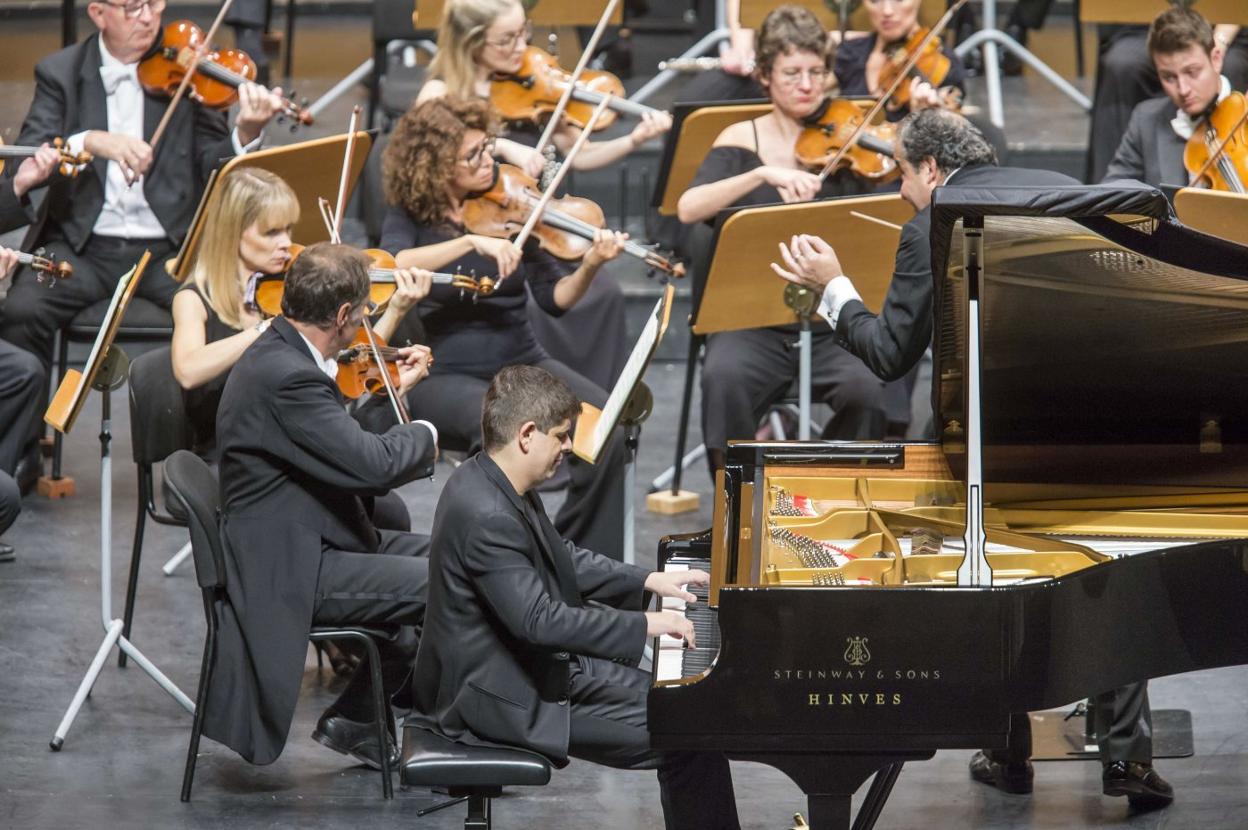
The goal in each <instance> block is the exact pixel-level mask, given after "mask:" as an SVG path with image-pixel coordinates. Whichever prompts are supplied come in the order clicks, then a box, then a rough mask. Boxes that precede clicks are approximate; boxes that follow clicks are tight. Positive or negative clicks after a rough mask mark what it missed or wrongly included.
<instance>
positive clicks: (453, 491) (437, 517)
mask: <svg viewBox="0 0 1248 830" xmlns="http://www.w3.org/2000/svg"><path fill="white" fill-rule="evenodd" d="M647 576H648V572H647V571H644V570H642V569H641V568H637V567H635V566H632V565H626V564H622V563H620V562H617V561H615V560H613V559H609V558H607V557H605V556H600V555H599V554H596V553H593V552H591V551H588V550H585V549H584V548H579V547H577V546H576V545H574V544H572V543H570V542H567V541H565V540H563V539H561V538H560V537H559V534H558V533H557V532H556V531H555V528H554V526H553V525H552V524H551V522H550V519H549V518H547V516H546V512H545V510H543V508H542V503H541V501H540V499H539V498H538V497H537V496H536V494H535V493H533V492H529V493H527V494H525V495H524V496H521V495H519V494H518V493H517V492H516V490H515V488H514V487H513V486H512V485H511V483H510V481H509V480H508V479H507V477H506V475H505V474H504V473H503V471H502V470H501V469H500V468H499V467H498V465H497V464H496V463H495V462H494V461H493V460H492V459H490V457H489V456H488V455H486V454H485V453H479V454H477V455H476V456H474V457H473V458H471V459H470V460H469V461H467V462H466V463H464V464H463V465H462V466H461V467H460V468H459V469H458V470H456V471H455V473H454V475H452V476H451V478H450V480H449V481H448V482H447V484H446V487H445V489H444V490H443V491H442V496H441V498H440V499H439V501H438V509H437V512H436V513H435V514H434V520H433V536H432V539H431V542H430V562H429V606H428V609H427V611H426V614H425V628H424V633H423V635H422V638H421V646H420V653H419V656H418V657H417V660H416V672H415V675H414V679H413V683H414V689H415V709H414V711H413V713H412V715H411V716H410V717H409V720H408V723H409V724H415V725H417V726H420V727H422V728H425V729H429V730H430V731H433V732H436V733H438V734H441V735H443V736H445V737H447V738H450V739H452V740H455V741H461V742H463V743H468V744H476V745H484V746H490V745H500V746H516V747H524V748H527V749H531V750H534V751H536V752H540V753H541V754H543V755H545V756H546V757H548V758H550V760H551V761H552V762H553V763H554V764H556V765H557V766H564V765H565V764H567V763H568V758H569V756H572V757H577V758H583V759H585V760H590V761H594V762H597V763H601V764H605V765H607V766H612V767H617V768H624V769H654V768H657V769H658V771H659V784H660V787H661V789H662V794H663V811H664V816H665V818H666V820H667V826H668V827H669V828H676V827H679V828H697V827H707V828H735V827H737V826H738V824H737V816H736V806H735V804H734V802H733V795H732V779H731V776H730V773H729V769H728V762H727V759H725V758H724V757H723V756H722V755H719V754H713V753H685V752H677V753H668V752H656V751H654V750H651V749H650V745H649V733H648V732H647V730H646V693H647V690H648V689H649V686H650V680H649V677H650V676H649V674H648V673H647V672H643V671H641V670H640V669H637V668H634V666H635V665H636V664H637V662H638V660H639V659H640V655H641V652H642V648H643V647H644V645H645V642H646V618H645V615H644V614H643V613H642V592H643V586H644V583H645V580H646V577H647Z"/></svg>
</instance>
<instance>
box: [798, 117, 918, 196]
mask: <svg viewBox="0 0 1248 830" xmlns="http://www.w3.org/2000/svg"><path fill="white" fill-rule="evenodd" d="M865 118H866V113H865V112H864V111H863V109H862V107H860V106H859V105H858V104H856V103H854V102H853V101H850V100H849V99H847V98H829V99H827V100H825V101H824V103H823V105H822V106H820V108H819V109H817V110H815V112H814V113H812V114H811V116H810V117H809V118H808V119H807V126H806V127H805V128H804V129H803V130H802V132H801V134H800V135H799V136H798V137H797V146H796V148H795V149H796V153H797V159H798V161H800V162H801V163H802V164H803V165H805V166H807V167H812V168H816V169H818V168H822V167H823V166H824V165H825V164H827V163H828V160H829V159H831V158H832V157H833V156H834V155H835V154H836V153H837V152H838V151H840V150H841V148H843V147H844V146H845V145H846V143H847V142H849V141H850V139H851V137H852V136H853V135H854V133H855V132H858V140H857V141H856V142H855V143H854V144H853V146H851V147H850V148H849V149H848V150H846V151H845V152H844V154H843V155H842V157H841V160H840V162H839V165H838V166H844V167H848V168H849V169H850V170H852V171H853V172H854V173H855V174H857V175H859V176H861V177H863V178H865V179H868V180H870V181H873V182H890V181H892V180H893V179H896V178H897V176H898V175H899V174H900V171H899V170H898V168H897V162H896V161H894V160H893V140H894V139H895V138H896V136H897V130H896V127H894V126H893V125H892V124H890V123H888V122H886V121H883V122H880V123H878V124H868V125H866V126H865V127H862V128H861V131H860V132H859V128H860V125H861V124H862V122H863V120H864V119H865Z"/></svg>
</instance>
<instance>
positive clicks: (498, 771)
mask: <svg viewBox="0 0 1248 830" xmlns="http://www.w3.org/2000/svg"><path fill="white" fill-rule="evenodd" d="M399 782H400V784H401V785H402V786H403V787H436V788H439V789H444V790H445V791H446V792H447V793H448V794H449V795H450V796H451V800H450V801H444V802H442V803H441V804H435V805H434V806H432V807H427V808H425V809H424V810H421V811H420V812H418V813H417V815H418V816H425V815H428V814H429V813H432V812H434V811H436V810H441V809H443V808H446V807H450V806H451V805H452V804H458V803H460V802H461V801H467V802H468V816H467V818H465V819H464V830H490V800H491V799H494V798H497V797H498V796H500V795H502V792H503V787H511V786H528V787H541V786H543V785H545V784H548V783H550V762H549V761H547V760H546V759H545V758H544V757H542V756H541V755H538V754H537V753H536V752H529V751H528V750H524V749H500V748H496V747H482V746H469V745H468V744H461V743H456V742H455V741H451V740H448V739H446V738H443V737H442V736H441V735H435V734H434V733H432V732H430V731H428V730H426V729H421V728H419V727H417V726H404V728H403V759H402V761H401V762H400V763H399Z"/></svg>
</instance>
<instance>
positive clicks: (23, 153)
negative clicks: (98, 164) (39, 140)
mask: <svg viewBox="0 0 1248 830" xmlns="http://www.w3.org/2000/svg"><path fill="white" fill-rule="evenodd" d="M52 147H53V149H55V150H57V151H58V152H59V153H60V154H61V163H60V166H59V167H57V170H58V171H60V174H61V175H62V176H65V177H67V178H70V179H72V178H73V177H74V176H77V175H78V168H79V167H81V166H82V165H84V164H90V163H91V159H92V156H91V154H90V153H88V152H87V151H85V150H84V151H82V152H81V153H71V152H69V148H68V147H66V146H65V141H64V139H61V138H54V139H52ZM37 152H39V148H38V147H22V146H20V145H14V144H5V143H4V142H0V173H3V172H4V162H5V159H24V158H30V157H31V156H33V155H34V154H35V153H37Z"/></svg>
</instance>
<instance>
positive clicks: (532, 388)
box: [481, 366, 581, 452]
mask: <svg viewBox="0 0 1248 830" xmlns="http://www.w3.org/2000/svg"><path fill="white" fill-rule="evenodd" d="M580 411H581V402H580V401H579V400H577V398H576V395H574V394H573V393H572V390H571V389H569V388H568V385H567V384H566V383H564V382H563V381H562V380H560V379H559V378H557V377H555V376H554V375H552V374H551V373H550V372H547V371H546V370H545V369H539V368H538V367H536V366H508V367H507V368H505V369H503V370H502V371H500V372H499V373H498V374H497V375H495V376H494V379H493V380H492V381H490V388H489V389H487V390H486V391H485V400H484V401H482V402H481V444H482V446H483V447H484V448H485V451H486V452H496V451H498V450H500V449H502V448H503V447H505V446H507V444H509V443H510V442H511V441H513V440H514V439H515V437H516V434H517V433H518V432H519V431H520V427H522V426H524V425H525V423H527V422H528V421H532V422H533V423H535V424H536V425H537V428H538V429H540V430H541V431H542V432H549V431H550V430H552V429H554V428H555V427H557V426H559V425H560V424H562V423H563V422H564V421H567V420H571V419H573V418H575V417H576V416H577V415H578V414H580Z"/></svg>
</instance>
